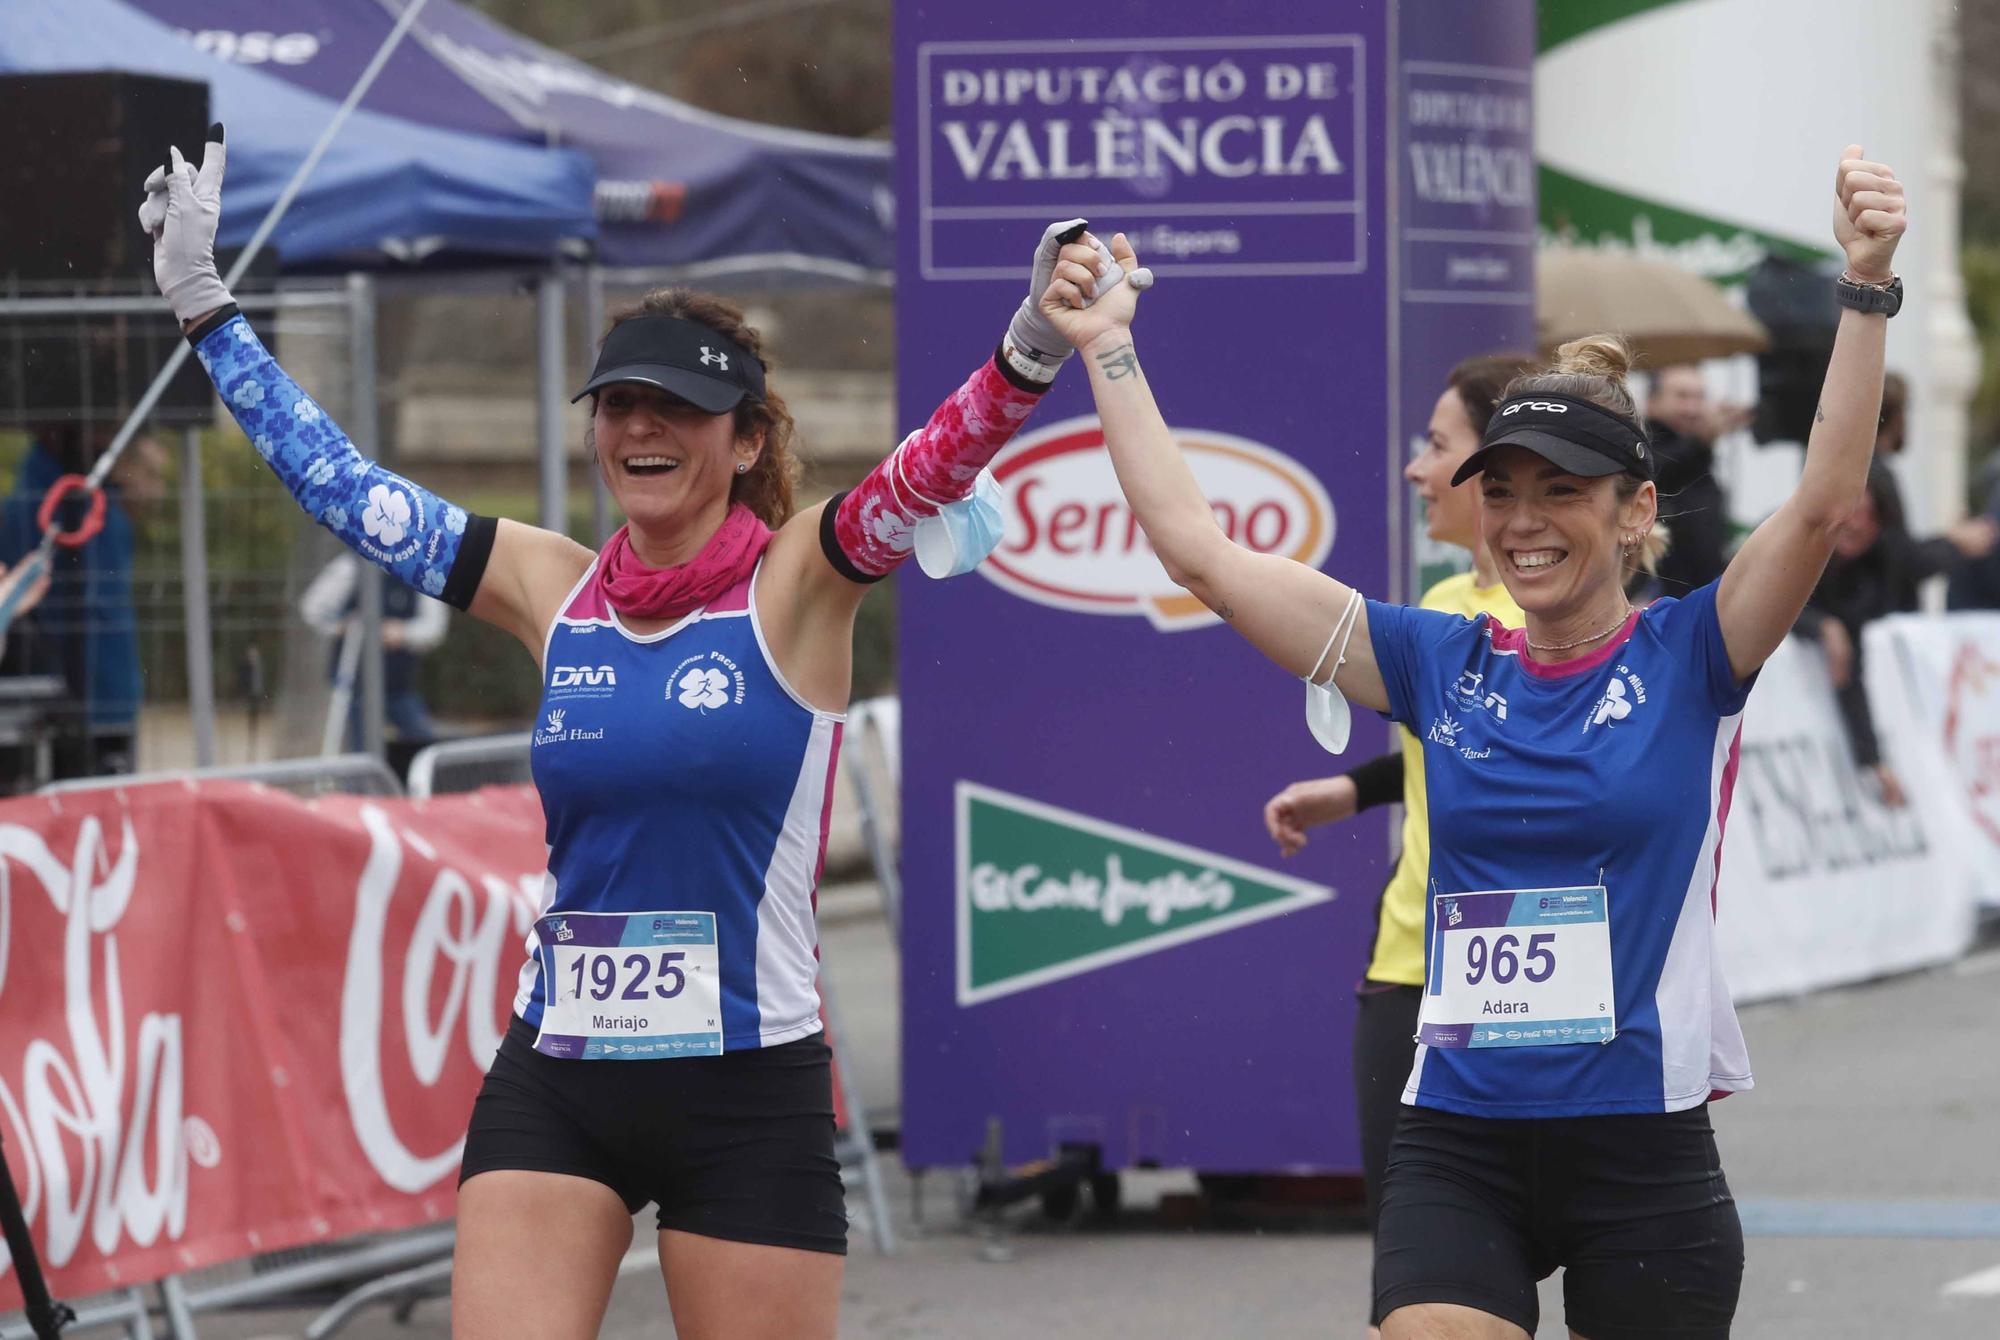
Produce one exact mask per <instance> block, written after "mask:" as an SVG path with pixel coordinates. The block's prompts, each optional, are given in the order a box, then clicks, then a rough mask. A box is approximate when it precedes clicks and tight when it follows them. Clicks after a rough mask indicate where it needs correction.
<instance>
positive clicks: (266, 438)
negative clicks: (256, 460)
mask: <svg viewBox="0 0 2000 1340" xmlns="http://www.w3.org/2000/svg"><path fill="white" fill-rule="evenodd" d="M277 449H278V444H277V443H275V442H273V441H272V440H271V435H270V434H269V433H259V434H257V454H258V455H259V456H262V457H263V458H264V459H265V460H267V461H268V460H270V459H271V453H272V452H274V451H276V450H277Z"/></svg>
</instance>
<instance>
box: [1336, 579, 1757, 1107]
mask: <svg viewBox="0 0 2000 1340" xmlns="http://www.w3.org/2000/svg"><path fill="white" fill-rule="evenodd" d="M1715 595H1716V587H1715V586H1714V585H1713V584H1711V585H1709V586H1705V587H1703V588H1701V589H1700V590H1697V591H1694V592H1692V593H1690V594H1689V595H1688V596H1686V597H1685V598H1683V599H1679V600H1661V601H1658V602H1656V603H1654V604H1653V605H1651V606H1648V607H1647V608H1646V609H1645V610H1643V611H1639V612H1636V613H1635V614H1634V615H1633V616H1632V617H1631V618H1630V619H1629V620H1628V621H1627V622H1626V624H1625V626H1624V627H1623V628H1622V629H1620V630H1619V632H1618V634H1617V635H1616V637H1614V638H1613V640H1612V641H1611V643H1610V644H1609V645H1607V646H1605V647H1604V648H1602V649H1600V650H1598V651H1596V652H1593V653H1591V654H1590V655H1587V656H1582V657H1579V658H1577V659H1575V660H1571V661H1564V662H1560V663H1556V664H1542V663H1540V662H1537V661H1533V660H1531V659H1530V658H1529V655H1528V649H1527V639H1526V634H1525V633H1524V632H1522V631H1521V630H1520V629H1511V628H1506V627H1504V626H1502V625H1500V624H1497V623H1496V622H1494V621H1493V620H1492V619H1491V617H1490V616H1485V615H1482V616H1480V617H1479V618H1477V619H1464V618H1460V617H1458V616H1456V615H1447V614H1438V613H1433V612H1431V611H1428V610H1422V609H1414V608H1410V607H1408V606H1403V605H1387V604H1378V603H1376V602H1374V601H1370V602H1368V632H1369V637H1370V640H1371V641H1372V642H1373V644H1374V650H1375V659H1376V662H1377V664H1378V665H1379V666H1380V667H1381V672H1382V678H1383V681H1384V683H1385V684H1386V685H1387V686H1388V696H1389V703H1390V713H1389V715H1390V716H1391V717H1392V718H1393V719H1395V720H1396V721H1399V722H1401V723H1402V724H1403V725H1405V726H1407V727H1408V728H1409V729H1410V731H1411V732H1412V733H1413V734H1415V735H1416V736H1417V737H1418V738H1419V739H1421V740H1422V741H1423V747H1424V765H1425V769H1426V773H1427V777H1428V782H1429V803H1430V814H1431V865H1430V890H1429V892H1430V894H1431V897H1430V898H1429V899H1428V900H1427V906H1426V915H1425V943H1426V947H1427V948H1426V977H1427V982H1426V987H1425V991H1426V995H1425V1015H1424V1017H1425V1020H1426V1024H1425V1027H1424V1029H1423V1031H1422V1032H1420V1034H1419V1036H1420V1038H1428V1039H1429V1040H1430V1042H1431V1043H1433V1044H1435V1045H1425V1044H1422V1043H1420V1045H1419V1046H1418V1048H1417V1055H1416V1063H1415V1065H1414V1066H1413V1068H1412V1070H1411V1072H1410V1080H1409V1084H1408V1086H1407V1087H1406V1088H1405V1090H1404V1094H1403V1100H1404V1101H1405V1102H1408V1103H1415V1104H1418V1105H1421V1106H1425V1107H1436V1108H1442V1109H1445V1110H1447V1111H1451V1112H1461V1113H1467V1114H1470V1115H1474V1116H1490V1117H1559V1116H1587V1115H1599V1114H1609V1113H1633V1112H1663V1111H1664V1112H1674V1111H1680V1110H1682V1109H1686V1108H1691V1107H1694V1106H1696V1105H1698V1104H1700V1103H1703V1102H1705V1101H1707V1100H1708V1099H1709V1098H1710V1097H1711V1096H1712V1095H1713V1094H1716V1093H1719V1092H1731V1091H1736V1090H1742V1089H1748V1088H1749V1087H1751V1077H1750V1064H1749V1056H1748V1053H1747V1051H1746V1049H1745V1047H1744V1043H1743V1034H1742V1031H1741V1029H1740V1028H1739V1027H1738V1025H1737V1022H1736V1012H1735V1008H1734V1006H1733V1005H1732V1004H1731V1003H1730V999H1729V990H1728V987H1727V986H1726V985H1725V984H1724V982H1723V980H1722V973H1721V967H1720V965H1719V963H1718V962H1717V958H1716V947H1715V919H1714V906H1715V904H1714V899H1715V885H1716V876H1717V871H1718V868H1719V862H1720V859H1721V849H1722V832H1723V824H1724V822H1725V821H1726V820H1727V818H1728V815H1729V799H1730V791H1731V789H1732V787H1733V785H1734V783H1735V780H1736V762H1737V745H1738V740H1739V737H1740V727H1741V722H1742V712H1743V705H1744V702H1745V700H1746V699H1747V698H1748V697H1749V693H1750V684H1749V683H1747V682H1746V683H1738V682H1737V681H1736V679H1735V676H1734V674H1733V673H1732V672H1731V670H1730V666H1729V655H1728V651H1727V649H1726V648H1725V647H1724V645H1723V640H1722V629H1721V626H1720V624H1719V623H1718V622H1717V618H1716V609H1715ZM1599 890H1601V891H1602V892H1601V893H1600V892H1598V891H1599ZM1510 895H1511V896H1510ZM1440 916H1442V917H1443V918H1444V920H1445V922H1446V924H1444V925H1440V924H1439V919H1440ZM1607 921H1608V935H1607V934H1606V930H1607V928H1606V926H1605V924H1604V923H1605V922H1607ZM1607 941H1608V953H1607V948H1606V942H1607ZM1607 960H1608V961H1607ZM1593 997H1594V998H1595V999H1592V998H1593ZM1593 1007H1594V1008H1593ZM1454 1011H1456V1013H1454ZM1517 1016H1521V1017H1517ZM1599 1037H1608V1038H1609V1040H1608V1041H1600V1040H1596V1039H1597V1038H1599ZM1575 1038H1588V1039H1591V1040H1585V1041H1576V1040H1573V1039H1575Z"/></svg>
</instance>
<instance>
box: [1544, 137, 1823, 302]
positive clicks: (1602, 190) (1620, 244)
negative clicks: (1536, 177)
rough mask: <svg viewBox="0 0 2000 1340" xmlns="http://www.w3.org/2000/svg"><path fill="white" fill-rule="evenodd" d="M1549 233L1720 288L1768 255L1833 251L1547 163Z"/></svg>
mask: <svg viewBox="0 0 2000 1340" xmlns="http://www.w3.org/2000/svg"><path fill="white" fill-rule="evenodd" d="M1541 210H1542V218H1541V224H1542V232H1543V233H1544V234H1545V235H1550V236H1554V237H1558V238H1561V239H1563V240H1564V241H1568V242H1573V243H1575V244H1576V245H1578V246H1584V247H1609V248H1615V249H1617V250H1620V251H1631V252H1636V253H1638V254H1639V255H1642V256H1652V257H1656V258H1657V259H1659V260H1663V261H1668V262H1670V263H1672V264H1674V265H1677V266H1679V267H1680V268H1681V269H1683V270H1691V271H1693V272H1694V273H1695V274H1698V275H1701V276H1703V277H1704V278H1707V279H1712V280H1714V281H1715V282H1716V283H1718V284H1737V283H1741V282H1742V281H1743V280H1744V279H1745V278H1747V277H1748V276H1749V274H1750V272H1751V271H1752V270H1754V269H1756V268H1757V265H1758V263H1759V262H1760V261H1762V260H1763V259H1764V258H1765V257H1766V256H1770V255H1777V256H1785V257H1788V258H1790V259H1792V260H1797V261H1805V262H1807V263H1811V262H1816V261H1821V260H1826V259H1828V258H1829V257H1830V256H1831V253H1830V252H1826V251H1821V250H1818V249H1816V248H1813V247H1809V246H1804V245H1801V244H1800V243H1797V242H1794V241H1791V240H1790V239H1788V238H1783V237H1779V236H1777V235H1776V234H1773V233H1766V232H1761V231H1759V230H1758V229H1755V228H1752V227H1749V226H1748V225H1745V224H1741V223H1731V222H1729V221H1727V220H1724V219H1717V218H1711V217H1709V216H1707V215H1704V214H1695V213H1692V212H1691V211H1688V210H1685V209H1677V208H1675V207H1674V206H1672V205H1668V204H1663V203H1661V202H1660V201H1658V200H1648V199H1646V198H1644V197H1643V196H1636V195H1628V194H1626V193H1625V192H1623V191H1619V190H1614V189H1613V188H1611V187H1609V186H1602V185H1599V184H1598V183H1596V182H1593V181H1586V180H1585V179H1583V178H1582V177H1576V176H1572V175H1570V174H1569V173H1567V172H1564V171H1562V170H1560V169H1558V168H1552V167H1550V166H1549V165H1548V164H1546V163H1544V164H1542V165H1541Z"/></svg>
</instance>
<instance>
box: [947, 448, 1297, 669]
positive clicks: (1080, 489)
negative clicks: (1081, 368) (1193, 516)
mask: <svg viewBox="0 0 2000 1340" xmlns="http://www.w3.org/2000/svg"><path fill="white" fill-rule="evenodd" d="M1175 437H1176V439H1177V440H1178V441H1179V443H1180V447H1181V451H1182V454H1183V456H1184V458H1185V459H1186V461H1187V463H1188V465H1189V466H1190V468H1192V469H1193V471H1194V476H1195V479H1196V481H1197V482H1199V483H1200V485H1201V488H1202V492H1203V493H1205V494H1207V495H1208V498H1209V501H1210V505H1211V506H1213V508H1214V509H1215V519H1216V521H1217V523H1218V524H1220V525H1221V527H1222V529H1223V530H1224V531H1225V532H1227V533H1228V535H1229V538H1230V539H1232V540H1234V541H1236V542H1237V543H1238V544H1241V545H1244V546H1246V547H1248V548H1251V549H1255V550H1258V551H1259V552H1262V553H1270V554H1282V555H1284V556H1285V557H1287V558H1293V559H1297V560H1298V561H1299V562H1301V563H1304V564H1306V565H1307V566H1309V567H1318V566H1319V565H1320V564H1321V563H1322V562H1324V561H1325V559H1326V556H1327V554H1328V553H1329V552H1330V551H1331V550H1332V548H1333V534H1334V515H1333V502H1332V500H1331V499H1330V498H1328V497H1327V493H1326V489H1325V488H1324V487H1322V486H1321V484H1320V482H1319V480H1318V479H1317V478H1315V477H1314V476H1313V475H1312V473H1311V472H1310V471H1308V470H1306V469H1305V468H1304V467H1303V466H1301V465H1300V464H1299V463H1298V462H1297V461H1295V460H1293V459H1292V458H1291V457H1289V456H1287V455H1285V454H1284V453H1283V452H1280V451H1277V450H1275V449H1274V448H1271V447H1267V446H1265V445H1264V444H1262V443H1260V442H1252V441H1249V440H1248V439H1245V438H1241V437H1233V436H1230V435H1229V434H1226V433H1214V432H1209V431H1207V430H1205V429H1184V430H1179V431H1177V432H1176V433H1175ZM992 469H993V475H994V477H995V478H996V479H998V480H999V481H1000V482H1001V483H1002V484H1004V485H1005V486H1006V487H1007V490H1008V515H1007V532H1006V538H1005V539H1004V540H1003V541H1002V542H1001V545H1000V548H999V549H997V550H996V551H995V552H994V554H993V556H992V557H991V558H990V559H988V560H987V561H986V562H985V563H982V564H981V565H980V566H979V568H978V571H979V572H980V573H981V574H982V575H983V576H985V577H986V579H987V580H988V581H991V582H995V583H997V584H998V585H1000V586H1002V587H1005V588H1006V589H1007V590H1008V591H1011V592H1012V593H1014V594H1015V595H1017V596H1020V597H1021V598H1022V599H1024V600H1032V601H1034V602H1035V603H1037V604H1040V605H1050V606H1054V607H1055V608H1057V609H1067V610H1078V611H1081V612H1083V613H1087V614H1119V615H1133V614H1137V615H1143V616H1145V617H1146V618H1147V619H1148V620H1150V621H1151V622H1152V624H1153V626H1154V627H1155V628H1158V629H1160V630H1161V631H1162V632H1175V631H1178V630H1181V629H1186V628H1204V627H1207V626H1208V625H1210V624H1212V623H1214V622H1216V619H1215V616H1214V615H1213V614H1211V613H1209V611H1208V610H1207V609H1206V608H1204V607H1203V606H1202V604H1201V602H1200V601H1198V600H1196V599H1195V598H1194V597H1193V596H1191V595H1189V594H1188V593H1187V592H1186V591H1184V590H1182V589H1181V588H1180V587H1178V586H1175V585H1174V584H1173V583H1172V582H1171V581H1169V580H1168V579H1167V572H1166V569H1165V568H1164V567H1162V566H1161V565H1160V560H1159V557H1158V556H1157V555H1156V554H1154V552H1153V547H1152V545H1150V544H1149V543H1147V541H1146V536H1145V533H1144V532H1143V531H1141V530H1140V529H1139V522H1138V520H1137V518H1135V517H1134V516H1133V515H1132V511H1131V509H1130V508H1129V507H1127V506H1126V505H1125V498H1124V495H1123V494H1122V493H1120V492H1119V490H1118V478H1117V476H1116V475H1115V474H1114V473H1113V472H1112V469H1111V458H1110V456H1109V455H1107V454H1106V453H1105V450H1104V433H1103V430H1102V429H1100V428H1099V427H1098V423H1097V420H1096V419H1095V418H1094V417H1087V418H1077V419H1067V420H1064V421H1063V422H1061V423H1057V424H1052V425H1050V426H1049V427H1047V428H1044V429H1043V430H1041V431H1040V432H1037V433H1033V434H1029V435H1027V436H1024V437H1022V438H1019V439H1017V440H1016V441H1015V442H1014V443H1013V444H1012V445H1010V446H1009V447H1008V448H1007V449H1006V450H1005V451H1003V452H1001V453H1000V455H999V456H997V457H995V458H994V461H993V466H992Z"/></svg>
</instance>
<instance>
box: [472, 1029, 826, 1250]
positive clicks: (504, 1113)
mask: <svg viewBox="0 0 2000 1340" xmlns="http://www.w3.org/2000/svg"><path fill="white" fill-rule="evenodd" d="M534 1042H535V1030H534V1029H533V1028H532V1027H530V1026H529V1025H528V1024H527V1023H525V1022H524V1021H522V1020H521V1019H520V1018H518V1017H516V1018H515V1019H514V1020H513V1021H512V1022H511V1023H509V1024H508V1026H507V1036H506V1039H505V1040H504V1041H503V1042H502V1043H501V1044H500V1051H499V1054H498V1055H497V1056H495V1057H494V1058H493V1066H492V1068H491V1069H490V1070H488V1071H487V1072H486V1082H485V1084H484V1085H482V1086H481V1088H480V1090H479V1098H478V1100H477V1101H476V1102H474V1103H473V1105H472V1125H471V1128H470V1129H469V1130H468V1131H467V1132H466V1137H465V1157H464V1160H463V1161H462V1162H461V1164H460V1166H459V1173H458V1180H459V1183H460V1185H463V1184H464V1183H465V1182H466V1180H467V1179H469V1178H471V1177H474V1176H477V1175H478V1174H479V1173H483V1172H492V1171H494V1170H496V1169H502V1168H511V1169H519V1170H525V1171H530V1172H554V1173H568V1174H570V1175H571V1176H574V1177H588V1178H590V1179H591V1180H592V1181H595V1182H602V1183H604V1185H606V1186H608V1187H610V1188H611V1189H612V1190H613V1191H615V1192H617V1193H618V1195H619V1196H620V1197H621V1198H622V1199H623V1200H624V1202H625V1208H626V1209H628V1210H630V1211H632V1212H633V1213H635V1214H636V1213H637V1212H638V1210H639V1207H640V1206H642V1205H645V1204H647V1203H648V1202H651V1203H653V1204H656V1205H658V1206H659V1223H660V1227H661V1228H662V1229H679V1230H681V1231H683V1232H687V1233H698V1234H700V1235H702V1236H703V1237H710V1238H724V1239H728V1240H730V1241H733V1242H756V1243H763V1244H766V1245H768V1246H773V1247H799V1248H804V1249H805V1250H807V1251H815V1252H833V1253H836V1254H840V1255H845V1254H846V1252H847V1196H846V1188H845V1187H843V1186H842V1184H841V1180H840V1160H839V1159H838V1158H837V1157H835V1155H834V1152H833V1144H834V1129H833V1067H832V1060H833V1052H832V1049H831V1048H829V1047H828V1046H827V1045H826V1041H825V1039H824V1038H823V1037H822V1036H821V1035H819V1034H814V1035H813V1036H811V1037H807V1038H800V1039H798V1040H797V1041H795V1042H787V1043H783V1044H780V1045H779V1046H776V1047H762V1048H758V1049H756V1050H752V1051H739V1052H725V1053H724V1054H723V1055H721V1056H689V1057H677V1058H675V1059H673V1060H663V1061H579V1060H569V1059H564V1058H560V1057H554V1056H544V1055H542V1054H541V1053H540V1052H538V1051H536V1050H535V1048H534Z"/></svg>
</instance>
